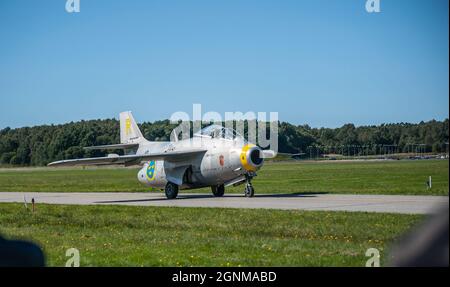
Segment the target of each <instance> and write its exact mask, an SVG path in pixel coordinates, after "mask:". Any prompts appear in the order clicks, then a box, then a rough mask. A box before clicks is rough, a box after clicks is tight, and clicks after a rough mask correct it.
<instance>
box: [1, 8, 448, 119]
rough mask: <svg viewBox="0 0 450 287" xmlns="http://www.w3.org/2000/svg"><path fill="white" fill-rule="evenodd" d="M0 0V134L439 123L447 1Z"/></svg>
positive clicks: (444, 104) (444, 91)
mask: <svg viewBox="0 0 450 287" xmlns="http://www.w3.org/2000/svg"><path fill="white" fill-rule="evenodd" d="M65 2H66V0H39V1H29V0H2V1H0V128H3V127H6V126H10V127H21V126H33V125H38V124H51V123H55V124H57V123H65V122H69V121H78V120H81V119H86V120H87V119H97V118H112V117H117V116H118V113H119V112H120V111H123V110H132V111H133V113H134V115H135V117H136V119H137V121H139V122H142V121H154V120H158V119H165V118H168V117H169V116H170V115H171V114H172V113H173V112H176V111H187V112H189V113H192V104H193V103H201V104H202V105H203V111H211V110H213V111H218V112H220V113H224V112H225V111H242V112H246V111H250V110H251V111H266V112H270V111H276V112H278V113H279V118H280V120H283V121H288V122H291V123H295V124H304V123H307V124H310V125H311V126H313V127H319V126H326V127H336V126H340V125H342V124H344V123H348V122H353V123H355V124H357V125H366V124H379V123H383V122H402V121H403V122H419V121H421V120H431V119H437V120H442V119H444V118H447V117H448V113H449V110H448V105H449V96H448V95H449V81H448V77H449V58H448V57H449V56H448V55H449V45H448V43H449V38H448V36H449V31H448V26H449V17H448V9H449V7H448V5H449V1H448V0H381V10H382V11H381V13H378V14H369V13H367V12H366V10H365V0H339V1H335V0H328V1H326V0H293V1H265V0H252V1H250V0H236V1H234V0H221V1H218V0H217V1H214V0H205V1H196V0H192V1H186V0H180V1H172V0H160V1H152V0H146V1H137V0H81V12H80V13H74V14H69V13H67V12H66V11H65Z"/></svg>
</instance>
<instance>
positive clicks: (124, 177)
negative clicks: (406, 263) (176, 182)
mask: <svg viewBox="0 0 450 287" xmlns="http://www.w3.org/2000/svg"><path fill="white" fill-rule="evenodd" d="M448 164H449V162H448V160H421V161H411V160H404V161H372V162H370V161H364V162H298V161H293V162H268V163H266V164H265V165H264V167H263V168H262V170H261V171H259V172H258V177H256V178H255V179H254V181H253V183H254V186H255V190H256V193H295V192H300V193H316V192H327V193H354V194H358V193H360V194H423V195H448V190H449V176H448V172H449V165H448ZM137 171H138V169H135V168H106V169H105V168H89V169H81V168H78V169H48V168H43V169H11V170H8V169H2V170H0V191H19V192H22V191H23V192H27V191H48V192H52V191H54V192H91V191H96V192H106V191H120V192H145V191H149V188H148V187H145V186H143V185H141V184H140V183H139V182H138V181H137V178H136V175H137ZM428 176H432V180H433V188H432V189H431V190H427V189H426V185H425V182H426V180H427V179H428ZM242 191H243V187H242V186H238V187H232V188H227V191H226V192H238V193H241V192H242ZM184 192H210V189H197V190H192V191H184Z"/></svg>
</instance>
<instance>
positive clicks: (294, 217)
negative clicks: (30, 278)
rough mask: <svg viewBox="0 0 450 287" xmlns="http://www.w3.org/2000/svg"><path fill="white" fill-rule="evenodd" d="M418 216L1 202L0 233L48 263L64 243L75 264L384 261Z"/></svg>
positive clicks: (61, 258) (60, 259) (56, 261)
mask: <svg viewBox="0 0 450 287" xmlns="http://www.w3.org/2000/svg"><path fill="white" fill-rule="evenodd" d="M422 218H423V216H419V215H398V214H379V213H359V212H352V213H348V212H325V211H317V212H312V211H306V212H305V211H278V210H256V209H255V210H246V209H222V208H215V209H213V208H178V207H128V206H68V205H46V204H41V205H38V207H37V211H36V213H35V214H31V213H30V211H27V210H25V208H24V206H23V204H15V203H1V204H0V234H2V235H3V236H6V237H7V238H9V239H12V238H16V239H17V238H21V239H32V240H34V241H35V242H37V243H39V244H40V245H41V246H42V247H43V249H44V250H45V252H46V254H47V263H48V265H50V266H64V265H65V262H66V260H67V259H68V258H66V257H65V252H66V250H67V249H68V248H72V247H73V248H77V249H78V250H79V251H80V258H81V261H80V263H81V266H364V265H365V262H366V260H367V259H368V258H367V257H365V255H364V254H365V251H366V250H367V249H368V248H378V249H379V250H380V252H381V261H382V262H385V260H386V256H387V248H388V246H389V243H391V242H392V241H393V240H394V239H395V238H396V237H398V236H399V235H400V234H402V233H403V232H405V231H406V230H408V229H409V228H410V227H412V226H413V225H415V224H417V223H418V222H419V221H420V220H421V219H422Z"/></svg>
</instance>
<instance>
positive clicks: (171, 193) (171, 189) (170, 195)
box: [164, 182, 178, 199]
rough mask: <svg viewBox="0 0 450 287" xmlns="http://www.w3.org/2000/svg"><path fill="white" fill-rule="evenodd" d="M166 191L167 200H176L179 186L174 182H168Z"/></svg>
mask: <svg viewBox="0 0 450 287" xmlns="http://www.w3.org/2000/svg"><path fill="white" fill-rule="evenodd" d="M164 191H165V193H166V197H167V199H174V198H176V197H177V195H178V185H176V184H175V183H172V182H168V183H167V184H166V188H165V189H164Z"/></svg>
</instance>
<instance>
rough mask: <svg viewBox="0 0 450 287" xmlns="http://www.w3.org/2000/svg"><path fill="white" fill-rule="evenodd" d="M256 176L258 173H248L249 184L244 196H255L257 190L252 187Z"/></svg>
mask: <svg viewBox="0 0 450 287" xmlns="http://www.w3.org/2000/svg"><path fill="white" fill-rule="evenodd" d="M255 176H256V173H248V174H246V175H245V179H246V180H247V183H246V184H245V190H244V195H245V197H253V196H254V195H255V189H254V188H253V185H252V179H253V177H255Z"/></svg>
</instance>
